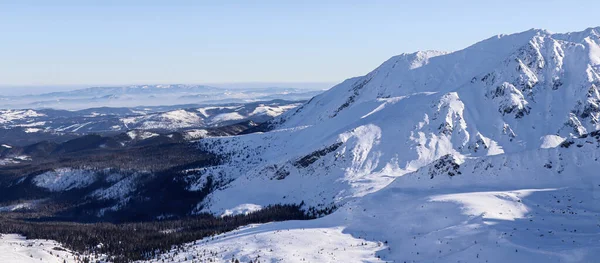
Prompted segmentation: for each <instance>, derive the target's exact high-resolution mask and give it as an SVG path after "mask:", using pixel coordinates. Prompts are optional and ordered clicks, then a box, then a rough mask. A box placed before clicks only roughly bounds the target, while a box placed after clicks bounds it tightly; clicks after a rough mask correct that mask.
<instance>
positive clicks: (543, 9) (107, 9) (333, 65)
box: [0, 0, 600, 86]
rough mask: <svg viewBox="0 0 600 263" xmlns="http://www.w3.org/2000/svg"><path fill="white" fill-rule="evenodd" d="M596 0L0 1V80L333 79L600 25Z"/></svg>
mask: <svg viewBox="0 0 600 263" xmlns="http://www.w3.org/2000/svg"><path fill="white" fill-rule="evenodd" d="M598 10H600V1H592V0H589V1H583V0H581V1H564V0H563V1H552V0H545V1H542V0H537V1H536V0H530V1H526V0H525V1H524V0H521V1H513V0H504V1H482V0H480V1H470V0H465V1H458V0H457V1H441V0H440V1H431V0H421V1H391V0H390V1H384V0H379V1H378V0H372V1H354V0H346V1H340V0H330V1H326V0H320V1H311V0H306V1H261V0H255V1H177V0H171V1H166V0H165V1H153V0H144V1H141V0H139V1H138V0H128V1H110V0H104V1H93V0H87V1H75V0H73V1H61V0H55V1H46V0H39V1H28V0H13V1H6V0H0V32H1V35H2V37H1V38H0V85H2V86H11V85H12V86H19V85H117V84H134V83H137V84H139V83H223V82H226V83H232V82H339V81H341V80H343V79H345V78H348V77H352V76H356V75H362V74H365V73H367V72H369V71H370V70H372V69H373V68H374V67H376V66H378V65H379V64H381V63H382V62H383V61H384V60H386V59H388V58H389V57H391V56H393V55H397V54H400V53H403V52H414V51H417V50H425V49H438V50H448V51H451V50H457V49H461V48H464V47H466V46H468V45H470V44H472V43H474V42H476V41H479V40H482V39H485V38H488V37H491V36H493V35H496V34H500V33H513V32H518V31H524V30H527V29H530V28H545V29H548V30H550V31H555V32H563V31H579V30H583V29H585V28H587V27H591V26H598V25H600V20H598V13H597V12H598Z"/></svg>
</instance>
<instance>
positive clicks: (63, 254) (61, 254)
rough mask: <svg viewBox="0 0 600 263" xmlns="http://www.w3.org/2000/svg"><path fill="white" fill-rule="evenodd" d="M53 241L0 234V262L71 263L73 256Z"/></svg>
mask: <svg viewBox="0 0 600 263" xmlns="http://www.w3.org/2000/svg"><path fill="white" fill-rule="evenodd" d="M55 247H58V248H61V249H64V248H62V247H61V246H60V245H59V244H58V243H56V242H55V241H50V240H35V239H33V240H27V239H25V237H23V236H19V235H13V234H9V235H5V234H3V235H0V262H5V263H39V262H44V263H63V262H67V263H71V262H76V261H75V256H74V254H73V253H71V252H70V251H68V250H66V249H65V250H55V249H54V248H55Z"/></svg>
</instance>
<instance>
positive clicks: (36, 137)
mask: <svg viewBox="0 0 600 263" xmlns="http://www.w3.org/2000/svg"><path fill="white" fill-rule="evenodd" d="M301 103H302V101H285V100H270V101H264V102H252V103H245V104H241V103H226V104H216V105H192V104H186V105H173V106H150V107H133V108H108V107H102V108H90V109H84V110H77V111H69V110H56V109H19V110H0V143H5V144H9V145H23V144H28V143H33V142H37V141H40V140H43V139H45V140H59V141H60V140H65V139H70V138H73V137H76V136H80V135H86V134H116V133H122V132H127V131H130V130H144V131H152V132H173V131H181V130H193V129H205V128H214V127H221V126H227V125H231V124H235V123H240V122H246V121H251V122H254V123H263V122H266V121H269V120H271V119H272V118H273V117H276V116H279V115H280V114H282V113H284V112H285V111H287V110H290V109H293V108H296V107H298V106H300V105H301Z"/></svg>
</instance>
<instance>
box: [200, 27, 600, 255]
mask: <svg viewBox="0 0 600 263" xmlns="http://www.w3.org/2000/svg"><path fill="white" fill-rule="evenodd" d="M599 87H600V28H589V29H586V30H585V31H582V32H576V33H566V34H556V33H551V32H548V31H545V30H529V31H526V32H522V33H518V34H512V35H499V36H495V37H492V38H490V39H487V40H484V41H481V42H479V43H476V44H474V45H472V46H470V47H468V48H465V49H463V50H460V51H456V52H451V53H447V52H438V51H426V52H417V53H413V54H403V55H399V56H396V57H393V58H391V59H389V60H388V61H386V62H384V63H383V64H382V65H381V66H380V67H378V68H377V69H375V70H374V71H372V72H371V73H369V74H367V75H365V76H362V77H357V78H352V79H348V80H346V81H344V82H343V83H341V84H339V85H337V86H335V87H333V88H332V89H331V90H329V91H327V92H325V93H323V94H321V95H318V96H316V97H314V98H313V99H311V100H310V101H309V102H307V103H306V104H304V105H303V106H301V107H299V108H297V109H296V110H292V111H290V112H288V113H286V114H283V115H282V116H280V117H279V118H276V119H275V120H274V121H272V122H271V125H270V127H271V128H272V131H271V132H268V133H262V134H250V135H245V136H236V137H230V138H215V139H206V140H203V141H201V142H200V147H201V148H202V149H203V150H208V151H213V152H214V153H217V154H220V155H223V156H226V157H227V162H225V163H224V164H222V165H220V166H215V167H209V168H203V169H200V170H199V171H198V173H197V174H196V175H194V176H191V177H192V178H191V179H193V180H190V181H191V182H193V183H192V184H191V185H190V190H192V191H193V190H196V189H202V188H203V186H204V184H205V182H207V181H208V180H207V178H211V179H217V180H218V182H219V183H220V185H219V187H217V188H216V189H217V190H216V191H214V192H213V193H212V194H210V195H209V196H208V198H206V199H205V200H203V201H202V202H200V203H199V204H198V206H197V209H196V212H211V213H216V214H230V213H235V212H247V211H248V209H250V210H252V209H258V208H260V207H264V206H266V205H269V204H274V203H296V204H297V203H303V204H305V206H306V207H316V208H321V209H326V208H328V207H343V208H342V209H340V210H338V212H336V213H334V215H331V216H327V217H326V218H328V219H327V220H334V219H331V218H337V219H339V220H334V221H335V223H330V225H338V226H347V228H346V231H348V232H350V233H352V234H353V236H354V237H368V238H373V240H377V241H380V242H383V241H384V239H385V240H388V241H390V243H389V244H388V245H387V246H388V247H389V248H390V249H392V250H395V251H396V252H385V251H379V252H378V255H381V256H385V257H384V258H387V259H395V260H400V259H404V260H407V259H411V260H418V261H426V262H429V261H435V260H439V261H446V260H451V259H456V260H461V261H462V260H465V259H466V258H467V257H466V256H465V255H466V254H467V253H471V254H473V255H472V261H477V260H480V261H481V258H479V257H476V254H477V252H476V251H475V250H477V249H480V248H481V246H483V245H477V242H482V241H481V240H480V239H479V238H477V236H476V235H481V237H483V236H486V235H492V237H489V238H488V241H489V240H494V241H493V242H491V243H485V246H486V247H485V249H491V247H492V246H494V245H495V244H494V242H495V241H498V242H508V243H503V244H502V245H498V247H497V249H492V250H493V251H494V252H493V253H506V252H507V249H514V248H515V247H517V248H516V249H517V250H520V249H519V248H521V249H523V250H525V251H524V253H521V254H515V255H514V258H515V259H519V260H521V261H522V260H525V259H538V260H539V259H541V258H544V259H549V260H550V261H560V260H564V258H565V257H566V256H567V255H576V257H575V261H580V262H581V261H586V260H589V259H591V256H592V255H596V254H595V253H596V252H597V251H598V246H597V243H593V242H590V240H597V239H598V238H599V236H598V235H597V234H596V231H594V230H593V229H595V228H594V227H597V226H596V223H593V224H591V221H590V220H591V219H592V218H593V216H597V214H594V213H592V212H590V211H596V210H594V209H597V208H598V207H597V206H596V205H595V204H594V203H593V199H592V197H593V196H594V191H593V189H592V188H589V189H588V190H587V192H580V193H576V192H575V190H573V189H578V188H581V187H585V185H586V183H591V182H595V181H597V179H596V178H595V172H594V171H595V169H594V167H595V166H596V165H597V158H595V156H596V155H597V153H598V152H597V151H598V150H597V145H596V143H595V142H594V141H586V142H579V143H577V144H578V145H580V144H581V145H584V147H582V148H579V147H571V148H568V149H563V148H557V149H553V150H545V149H541V150H540V148H554V147H556V146H558V145H559V144H561V143H562V142H563V141H564V140H565V139H569V138H574V137H579V136H585V135H586V134H588V133H590V132H593V131H595V130H598V129H600V126H599V123H598V118H599V117H600V108H599V106H600V105H599V103H600V91H599V90H598V88H599ZM588 138H589V137H588ZM588 144H589V145H588ZM492 156H493V157H492ZM463 166H467V167H469V169H472V170H469V171H468V172H467V171H464V170H463V168H462V167H463ZM548 167H550V168H548ZM478 176H479V177H478ZM411 178H412V179H411ZM415 178H420V179H418V180H417V179H415ZM210 181H211V182H214V180H210ZM458 182H460V183H458ZM582 182H583V183H582ZM453 184H460V187H458V186H457V187H454V186H452V185H453ZM411 185H414V187H418V188H419V189H422V191H423V193H416V192H414V191H415V190H410V189H408V188H410V187H409V186H411ZM446 186H447V187H448V188H445V187H446ZM588 187H591V184H590V185H589V186H588ZM265 189H269V190H268V191H265ZM406 189H408V190H406ZM524 189H533V190H524ZM543 189H553V190H543ZM419 191H421V190H419ZM480 192H482V193H480ZM386 195H392V196H393V198H388V199H386V198H381V197H382V196H386ZM568 195H573V196H576V197H573V198H571V201H569V202H574V201H572V200H575V199H578V202H579V201H583V202H584V203H587V205H586V206H585V207H582V208H581V209H582V210H581V211H579V212H578V216H576V218H578V219H581V220H580V221H579V222H581V223H582V224H581V225H577V223H573V222H572V223H569V224H570V227H573V228H574V227H575V225H577V228H578V229H579V230H578V231H582V229H585V230H583V231H584V234H582V235H586V237H585V238H584V237H582V236H580V235H579V234H573V235H571V234H567V233H565V235H564V236H562V237H560V238H559V237H557V236H553V235H550V237H549V238H548V239H549V243H545V245H539V247H537V246H535V244H534V243H535V242H537V241H533V240H532V239H527V238H525V237H523V239H520V240H518V242H516V243H511V242H513V241H512V239H511V238H508V237H506V236H507V235H515V233H514V232H515V230H513V231H505V232H502V230H508V228H506V227H507V226H515V228H516V229H520V228H521V227H522V226H521V225H519V227H518V228H517V227H516V226H517V225H514V224H507V223H508V222H507V223H504V221H518V220H517V219H522V218H532V217H537V220H542V221H543V220H552V222H555V223H556V224H560V223H563V224H565V226H566V223H564V222H560V220H569V219H567V218H566V217H562V216H560V215H555V214H554V213H552V214H541V213H542V212H543V213H546V212H548V211H547V209H553V210H554V211H555V212H556V211H564V209H567V208H566V207H562V204H561V205H553V204H549V205H548V206H546V207H543V208H540V207H538V205H541V204H540V203H541V202H542V200H543V199H544V198H553V197H552V196H555V197H556V198H559V197H560V198H563V197H564V198H567V196H568ZM395 196H398V197H395ZM525 196H531V197H532V198H533V199H531V200H528V202H525V203H520V202H521V201H519V202H517V201H516V200H521V199H523V198H525ZM567 199H568V198H567ZM579 199H581V200H579ZM372 200H374V201H372ZM477 200H484V201H483V204H482V203H481V202H480V201H477ZM488 201H489V202H488ZM513 201H514V202H513ZM432 202H433V204H436V205H433V208H432V209H431V210H427V209H424V208H423V209H421V210H419V209H420V208H421V206H423V207H424V206H425V205H426V204H430V203H432ZM563 202H564V201H563ZM442 204H443V205H442ZM489 204H495V205H489ZM563 204H564V203H563ZM496 205H499V206H504V205H506V209H508V210H506V209H505V208H498V207H496ZM588 205H589V206H588ZM559 206H560V208H559ZM353 207H354V209H352V210H353V212H352V213H350V214H349V215H344V216H340V215H342V214H344V213H346V212H343V211H347V210H348V209H351V208H353ZM375 208H376V209H375ZM546 208H547V209H546ZM363 209H366V210H365V211H367V212H365V213H359V211H363ZM540 209H543V211H542V210H540ZM559 209H562V210H559ZM369 211H371V212H369ZM584 211H586V212H584ZM438 212H440V213H441V214H442V215H444V216H447V221H444V220H441V221H439V222H438V221H437V218H438V217H439V216H438V215H437V213H438ZM561 213H562V212H561ZM590 213H592V214H590ZM390 215H394V216H390ZM482 215H483V216H482ZM486 215H487V216H486ZM546 216H548V217H546ZM588 216H589V217H588ZM428 217H431V219H428V220H426V219H427V218H428ZM349 218H352V219H349ZM398 218H399V219H398ZM486 218H492V219H493V220H494V223H491V224H488V222H487V221H486ZM434 219H435V220H434ZM323 220H325V219H323ZM395 220H400V221H399V222H401V224H403V225H401V226H396V224H395ZM465 220H471V221H473V220H475V221H473V222H474V223H473V224H472V225H470V224H467V225H464V224H465V223H464V222H465ZM592 221H593V220H592ZM499 222H500V224H499ZM476 223H480V224H479V225H477V224H476ZM518 223H519V224H520V221H519V222H518ZM282 224H285V223H282ZM515 224H517V223H515ZM543 224H545V223H543V222H540V223H539V225H538V224H537V223H536V224H535V226H536V228H535V229H537V227H540V226H542V225H543ZM546 224H547V223H546ZM300 225H302V224H300ZM487 225H498V226H499V227H488V226H487ZM375 226H376V227H377V228H378V229H374V228H375ZM543 226H544V227H548V225H543ZM289 227H294V226H292V225H290V226H289ZM442 227H443V228H448V230H447V231H441V229H443V228H442ZM390 228H392V229H396V228H402V229H399V230H398V232H389V229H390ZM425 228H427V230H430V231H433V229H436V230H439V231H441V232H439V233H436V234H435V235H434V236H435V238H434V237H432V236H429V237H428V239H426V240H425V243H419V242H421V241H418V242H417V241H415V242H416V243H419V244H424V246H425V247H427V250H422V251H414V252H411V253H413V254H405V253H404V252H406V250H404V249H401V248H403V247H404V246H406V247H405V248H407V247H410V246H409V245H411V244H412V243H411V242H412V241H414V240H416V239H417V238H422V237H421V235H424V234H426V233H428V232H426V231H424V230H425ZM505 228H506V229H505ZM419 229H423V231H421V230H419ZM468 229H470V230H472V231H474V232H473V233H471V234H472V235H471V234H465V233H466V232H465V231H467V230H468ZM511 229H512V228H511ZM539 229H543V228H541V227H540V228H539ZM565 229H566V228H565ZM400 230H401V231H400ZM382 231H384V232H382ZM527 231H529V230H527ZM532 231H533V230H532ZM536 231H542V230H536ZM548 231H554V232H555V231H558V230H556V229H555V230H550V229H549V230H548ZM564 231H567V232H568V230H564ZM571 231H572V230H571ZM375 233H377V234H375ZM392 233H394V235H397V236H395V237H394V238H392V237H389V235H392ZM476 233H479V234H476ZM490 233H492V234H490ZM493 233H496V234H493ZM525 233H526V232H523V233H520V235H526V234H525ZM578 233H580V232H578ZM459 234H460V235H462V236H457V235H459ZM536 234H538V235H539V234H544V233H537V232H536ZM442 235H443V236H442ZM544 235H545V236H548V233H545V234H544ZM452 236H457V241H455V242H458V243H460V245H459V246H450V247H449V248H451V249H453V250H452V251H450V250H447V251H446V250H443V249H439V251H441V252H439V251H438V249H434V248H436V247H438V246H434V244H440V245H441V244H443V243H446V242H449V241H447V240H445V239H444V238H446V239H447V238H451V237H452ZM567 236H568V242H571V243H570V245H569V246H565V247H564V249H565V251H564V252H563V253H557V252H556V251H553V246H555V245H560V244H561V242H562V241H561V240H559V239H564V238H566V237H567ZM413 237H414V239H413ZM442 237H443V238H442ZM502 238H504V241H501V240H500V239H502ZM392 240H393V242H392ZM419 240H421V239H419ZM506 240H508V241H506ZM563 241H564V242H567V241H566V240H563ZM555 242H556V243H555ZM413 243H414V242H413ZM469 243H472V244H475V245H469ZM509 243H510V244H509ZM419 244H417V245H414V246H416V247H421V245H419ZM507 244H508V245H507ZM572 244H577V245H572ZM428 245H429V247H428ZM546 245H547V246H546ZM268 246H269V245H267V247H268ZM381 249H383V248H381ZM385 249H387V248H385ZM457 249H458V251H457ZM481 249H483V248H481ZM536 249H537V250H536ZM488 251H490V250H488ZM396 253H398V254H396ZM480 253H481V254H483V253H484V252H480ZM490 253H491V252H490ZM590 253H591V254H590ZM496 255H497V254H496ZM463 256H465V257H463ZM511 257H513V256H511ZM487 259H488V260H490V262H491V261H493V258H492V257H488V258H487ZM484 261H485V260H484Z"/></svg>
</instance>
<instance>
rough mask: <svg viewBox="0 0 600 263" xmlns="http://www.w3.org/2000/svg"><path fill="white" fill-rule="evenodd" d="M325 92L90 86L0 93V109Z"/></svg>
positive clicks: (249, 99)
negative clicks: (69, 89)
mask: <svg viewBox="0 0 600 263" xmlns="http://www.w3.org/2000/svg"><path fill="white" fill-rule="evenodd" d="M321 92H322V91H320V90H311V89H299V88H282V87H261V88H256V87H254V88H235V89H227V88H218V87H212V86H204V85H135V86H123V87H90V88H84V89H78V90H72V91H59V92H51V93H43V94H33V95H21V96H0V105H1V107H0V108H4V109H25V108H26V109H42V108H53V109H68V110H78V109H85V108H91V107H136V106H163V105H175V104H199V103H202V104H222V103H246V102H253V101H264V100H273V99H284V100H305V99H310V98H311V97H313V96H315V95H317V94H319V93H321Z"/></svg>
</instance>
